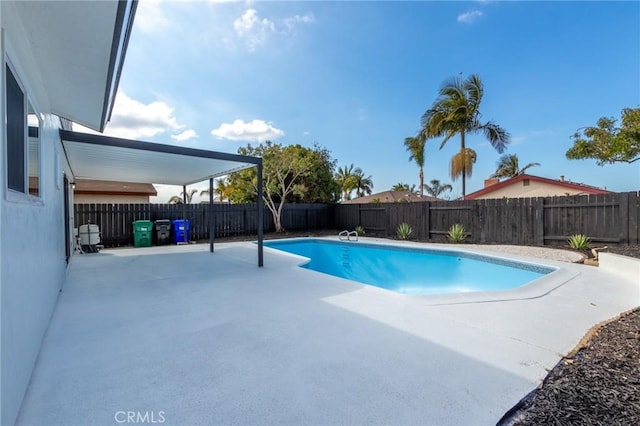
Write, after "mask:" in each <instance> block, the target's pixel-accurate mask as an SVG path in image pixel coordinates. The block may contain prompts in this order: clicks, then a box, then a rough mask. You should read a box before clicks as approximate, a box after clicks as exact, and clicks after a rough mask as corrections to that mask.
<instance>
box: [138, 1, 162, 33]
mask: <svg viewBox="0 0 640 426" xmlns="http://www.w3.org/2000/svg"><path fill="white" fill-rule="evenodd" d="M134 22H135V25H136V27H137V28H139V29H140V30H141V31H143V32H145V33H152V32H162V31H164V30H166V29H167V28H168V27H169V26H170V25H171V20H170V19H169V18H167V17H166V16H165V14H164V11H163V10H162V7H161V2H160V0H146V1H141V2H138V8H137V10H136V19H135V21H134Z"/></svg>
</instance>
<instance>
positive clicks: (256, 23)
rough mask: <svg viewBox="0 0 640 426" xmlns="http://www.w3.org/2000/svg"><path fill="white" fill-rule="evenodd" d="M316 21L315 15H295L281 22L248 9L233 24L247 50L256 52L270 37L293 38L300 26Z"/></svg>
mask: <svg viewBox="0 0 640 426" xmlns="http://www.w3.org/2000/svg"><path fill="white" fill-rule="evenodd" d="M314 21H315V17H314V16H313V14H311V13H308V14H306V15H294V16H291V17H287V18H284V19H282V20H280V21H279V22H276V21H273V20H271V19H268V18H261V17H260V16H259V15H258V11H257V10H256V9H247V10H246V11H245V12H244V13H243V14H242V16H240V17H239V18H237V19H236V20H235V21H234V22H233V28H234V30H235V31H236V35H237V36H238V37H239V38H240V39H243V40H244V41H245V44H246V47H247V50H248V51H250V52H254V51H255V50H256V49H257V48H258V47H259V46H262V45H264V44H265V43H266V42H267V40H268V39H269V37H271V36H273V35H275V34H279V35H283V36H291V35H293V33H294V32H295V29H296V27H297V26H298V25H299V24H310V23H312V22H314Z"/></svg>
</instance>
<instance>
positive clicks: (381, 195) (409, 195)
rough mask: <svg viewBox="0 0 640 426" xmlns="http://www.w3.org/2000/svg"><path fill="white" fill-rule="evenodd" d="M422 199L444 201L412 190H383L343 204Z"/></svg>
mask: <svg viewBox="0 0 640 426" xmlns="http://www.w3.org/2000/svg"><path fill="white" fill-rule="evenodd" d="M421 201H442V200H441V199H439V198H434V197H429V196H427V195H423V196H420V194H416V193H415V192H410V191H383V192H378V193H377V194H371V195H367V196H364V197H358V198H354V199H353V200H346V201H343V202H342V204H367V203H377V202H379V203H400V202H410V203H415V202H421Z"/></svg>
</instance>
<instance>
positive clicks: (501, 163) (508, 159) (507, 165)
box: [491, 154, 540, 179]
mask: <svg viewBox="0 0 640 426" xmlns="http://www.w3.org/2000/svg"><path fill="white" fill-rule="evenodd" d="M539 165H540V163H529V164H527V165H526V166H524V167H523V168H520V164H519V162H518V156H517V155H516V154H504V155H503V156H502V157H500V160H498V163H497V164H496V172H495V173H494V174H492V175H491V177H492V178H499V179H505V178H507V179H508V178H512V177H516V176H520V175H523V174H524V172H526V171H527V170H528V169H530V168H531V167H535V166H539Z"/></svg>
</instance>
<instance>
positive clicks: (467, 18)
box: [458, 10, 484, 24]
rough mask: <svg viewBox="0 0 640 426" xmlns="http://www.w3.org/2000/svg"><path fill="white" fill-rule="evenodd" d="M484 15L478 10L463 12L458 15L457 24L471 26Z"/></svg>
mask: <svg viewBox="0 0 640 426" xmlns="http://www.w3.org/2000/svg"><path fill="white" fill-rule="evenodd" d="M483 15H484V13H482V12H481V11H479V10H472V11H471V12H465V13H461V14H460V15H458V22H462V23H464V24H472V23H474V22H475V21H477V20H478V19H480V18H481V17H482V16H483Z"/></svg>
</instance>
